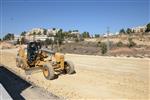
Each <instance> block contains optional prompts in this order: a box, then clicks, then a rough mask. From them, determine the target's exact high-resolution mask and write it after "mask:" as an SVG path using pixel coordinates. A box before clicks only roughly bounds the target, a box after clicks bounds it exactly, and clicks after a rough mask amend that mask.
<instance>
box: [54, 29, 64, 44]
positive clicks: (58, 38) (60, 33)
mask: <svg viewBox="0 0 150 100" xmlns="http://www.w3.org/2000/svg"><path fill="white" fill-rule="evenodd" d="M55 41H56V42H57V43H58V45H59V46H60V45H61V44H62V42H63V41H64V33H63V30H62V29H60V30H59V31H58V32H57V33H56V35H55Z"/></svg>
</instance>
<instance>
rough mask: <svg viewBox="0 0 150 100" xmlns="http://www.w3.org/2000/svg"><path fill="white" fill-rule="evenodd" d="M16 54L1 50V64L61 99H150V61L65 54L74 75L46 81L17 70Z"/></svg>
mask: <svg viewBox="0 0 150 100" xmlns="http://www.w3.org/2000/svg"><path fill="white" fill-rule="evenodd" d="M16 54H17V49H3V50H0V64H2V65H4V67H5V68H7V69H8V70H11V71H12V72H13V73H15V74H16V75H18V76H20V77H22V78H23V79H25V80H26V81H28V82H29V83H31V84H34V85H35V86H38V87H41V88H43V89H44V90H45V91H49V92H51V93H53V94H55V95H56V96H58V97H60V98H67V99H99V100H104V99H107V100H108V99H109V100H112V99H113V100H120V99H123V100H124V99H125V100H147V99H148V98H149V97H150V83H149V80H150V74H149V72H150V59H149V58H133V57H129V58H127V57H107V56H105V57H104V56H92V55H77V54H65V58H66V59H68V60H71V61H73V63H74V65H75V70H76V73H75V74H73V75H59V77H58V78H57V79H54V80H46V79H45V78H44V76H43V73H42V72H41V71H38V72H34V73H32V74H26V73H25V71H24V70H22V69H20V68H17V67H16V63H15V57H16ZM22 92H23V91H22ZM30 99H31V98H30Z"/></svg>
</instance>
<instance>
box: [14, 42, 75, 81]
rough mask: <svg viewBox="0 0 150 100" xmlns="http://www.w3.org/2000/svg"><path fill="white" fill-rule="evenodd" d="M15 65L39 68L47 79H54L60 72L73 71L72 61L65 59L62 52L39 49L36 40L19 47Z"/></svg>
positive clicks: (25, 68) (26, 68)
mask: <svg viewBox="0 0 150 100" xmlns="http://www.w3.org/2000/svg"><path fill="white" fill-rule="evenodd" d="M16 65H17V67H19V68H22V69H24V70H29V69H31V68H40V69H41V70H42V71H43V74H44V77H45V78H46V79H48V80H52V79H54V78H55V76H56V75H57V74H58V73H60V72H64V73H67V74H72V73H74V72H75V70H74V65H73V63H72V62H71V61H66V60H65V59H64V54H61V53H55V52H53V51H50V50H48V49H41V45H40V44H39V43H38V42H30V43H29V44H28V45H27V48H26V47H20V49H19V51H18V54H17V57H16Z"/></svg>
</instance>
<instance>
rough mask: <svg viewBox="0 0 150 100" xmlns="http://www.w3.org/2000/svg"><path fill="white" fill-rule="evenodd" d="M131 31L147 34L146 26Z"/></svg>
mask: <svg viewBox="0 0 150 100" xmlns="http://www.w3.org/2000/svg"><path fill="white" fill-rule="evenodd" d="M131 30H132V31H134V32H135V33H140V32H145V30H146V25H144V26H138V27H133V28H131Z"/></svg>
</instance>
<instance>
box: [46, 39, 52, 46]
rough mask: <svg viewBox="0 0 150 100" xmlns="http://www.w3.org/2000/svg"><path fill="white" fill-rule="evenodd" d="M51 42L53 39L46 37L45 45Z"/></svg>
mask: <svg viewBox="0 0 150 100" xmlns="http://www.w3.org/2000/svg"><path fill="white" fill-rule="evenodd" d="M52 43H53V40H52V39H48V38H47V39H46V40H45V44H46V45H50V44H52Z"/></svg>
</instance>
